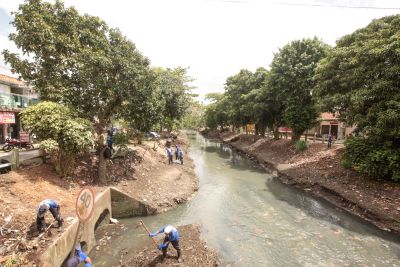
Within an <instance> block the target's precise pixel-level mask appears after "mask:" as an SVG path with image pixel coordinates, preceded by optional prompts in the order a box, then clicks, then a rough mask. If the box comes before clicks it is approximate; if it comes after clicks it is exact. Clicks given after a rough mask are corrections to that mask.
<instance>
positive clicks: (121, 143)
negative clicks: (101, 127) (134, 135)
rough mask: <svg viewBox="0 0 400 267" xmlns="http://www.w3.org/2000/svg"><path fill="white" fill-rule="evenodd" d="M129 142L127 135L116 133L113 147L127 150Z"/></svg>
mask: <svg viewBox="0 0 400 267" xmlns="http://www.w3.org/2000/svg"><path fill="white" fill-rule="evenodd" d="M128 141H129V136H128V134H127V133H123V132H118V133H116V134H115V135H114V142H115V145H116V146H118V147H120V148H121V149H125V148H127V145H128Z"/></svg>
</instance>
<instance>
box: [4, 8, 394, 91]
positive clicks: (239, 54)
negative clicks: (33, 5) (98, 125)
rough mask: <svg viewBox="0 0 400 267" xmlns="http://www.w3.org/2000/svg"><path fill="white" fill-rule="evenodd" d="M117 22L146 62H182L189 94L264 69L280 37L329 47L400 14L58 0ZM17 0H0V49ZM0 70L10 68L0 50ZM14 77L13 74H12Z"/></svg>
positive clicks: (164, 64)
mask: <svg viewBox="0 0 400 267" xmlns="http://www.w3.org/2000/svg"><path fill="white" fill-rule="evenodd" d="M50 2H51V1H50ZM64 2H65V5H66V6H74V7H75V8H76V9H77V10H78V11H79V12H80V13H81V14H84V13H87V14H90V15H94V16H99V17H100V18H102V19H103V20H104V21H106V22H107V23H108V25H110V26H111V27H114V28H119V29H120V30H121V31H122V33H123V34H124V35H125V36H127V37H128V38H129V39H130V40H132V41H133V42H134V43H135V44H136V46H137V48H138V49H139V50H140V51H141V52H142V53H143V54H144V55H145V56H147V57H148V58H149V59H150V61H151V64H152V65H153V66H160V67H169V68H175V67H178V66H181V67H186V68H188V74H189V75H190V76H191V77H193V78H194V79H195V81H194V82H193V84H192V85H193V86H195V87H196V89H194V90H193V93H197V94H199V95H200V96H204V95H205V94H207V93H210V92H223V91H224V84H225V81H226V79H227V78H228V77H229V76H232V75H234V74H236V73H238V72H239V71H240V70H241V69H248V70H251V71H255V70H256V69H257V68H258V67H264V68H267V69H268V68H269V65H270V63H271V61H272V58H273V56H274V53H276V52H278V51H279V48H280V47H283V46H284V45H286V44H287V43H289V42H290V41H293V40H298V39H302V38H313V37H315V36H316V37H318V38H320V39H322V41H324V42H326V43H328V44H330V45H332V46H334V45H335V41H336V40H337V39H339V38H340V37H342V36H344V35H346V34H350V33H352V32H354V31H355V30H357V29H359V28H362V27H365V26H367V25H368V24H369V23H370V22H371V20H373V19H376V18H381V17H383V16H387V15H393V14H398V13H400V0H112V1H104V0H65V1H64ZM21 3H23V0H1V1H0V50H1V51H2V50H3V49H9V50H11V51H17V49H16V47H15V46H14V45H13V43H12V42H10V41H9V40H8V34H9V33H10V32H12V31H13V28H12V27H11V25H10V24H9V22H10V21H11V20H12V15H11V14H10V13H11V12H12V11H16V10H17V9H18V5H19V4H21ZM0 73H3V74H8V75H10V74H11V72H10V67H9V66H7V65H6V64H5V63H4V59H3V58H2V56H0ZM13 76H16V74H14V75H13Z"/></svg>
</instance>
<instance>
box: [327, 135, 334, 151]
mask: <svg viewBox="0 0 400 267" xmlns="http://www.w3.org/2000/svg"><path fill="white" fill-rule="evenodd" d="M332 141H333V138H332V135H331V134H329V135H328V148H331V147H332Z"/></svg>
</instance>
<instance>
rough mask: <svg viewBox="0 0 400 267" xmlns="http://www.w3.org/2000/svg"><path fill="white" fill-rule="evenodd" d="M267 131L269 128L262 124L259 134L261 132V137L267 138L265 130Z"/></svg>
mask: <svg viewBox="0 0 400 267" xmlns="http://www.w3.org/2000/svg"><path fill="white" fill-rule="evenodd" d="M266 129H267V126H265V125H262V124H261V126H260V129H259V132H260V135H261V136H262V137H265V130H266Z"/></svg>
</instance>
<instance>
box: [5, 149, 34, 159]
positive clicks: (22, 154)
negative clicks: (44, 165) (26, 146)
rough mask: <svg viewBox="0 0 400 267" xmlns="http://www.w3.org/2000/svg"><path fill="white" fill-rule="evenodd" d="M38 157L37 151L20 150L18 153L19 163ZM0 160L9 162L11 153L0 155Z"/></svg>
mask: <svg viewBox="0 0 400 267" xmlns="http://www.w3.org/2000/svg"><path fill="white" fill-rule="evenodd" d="M37 156H39V150H38V149H34V150H20V151H19V161H24V160H27V159H31V158H34V157H37ZM0 159H5V160H8V161H11V152H2V153H0Z"/></svg>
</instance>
